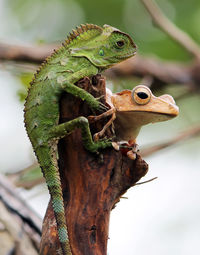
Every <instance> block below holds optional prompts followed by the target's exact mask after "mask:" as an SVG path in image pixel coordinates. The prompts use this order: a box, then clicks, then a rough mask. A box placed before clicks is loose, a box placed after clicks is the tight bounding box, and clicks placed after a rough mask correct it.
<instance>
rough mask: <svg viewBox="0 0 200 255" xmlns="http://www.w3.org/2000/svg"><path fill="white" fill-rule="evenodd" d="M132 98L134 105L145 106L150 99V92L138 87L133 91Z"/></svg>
mask: <svg viewBox="0 0 200 255" xmlns="http://www.w3.org/2000/svg"><path fill="white" fill-rule="evenodd" d="M132 98H133V100H134V101H135V102H136V104H141V105H142V104H147V103H148V102H149V101H150V99H151V91H150V89H149V88H147V87H146V86H143V85H139V86H137V87H135V88H134V89H133V91H132Z"/></svg>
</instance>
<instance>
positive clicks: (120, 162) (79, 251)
mask: <svg viewBox="0 0 200 255" xmlns="http://www.w3.org/2000/svg"><path fill="white" fill-rule="evenodd" d="M77 85H78V86H79V87H82V88H84V89H85V90H87V91H88V92H89V93H91V94H93V95H94V96H95V97H100V96H102V95H105V79H104V78H103V77H102V76H101V75H96V76H94V77H93V78H92V81H90V80H89V78H87V77H86V78H84V79H83V80H81V81H79V82H78V84H77ZM101 101H102V102H103V103H105V100H104V99H103V98H102V99H101ZM89 115H93V113H92V112H91V110H90V109H89V108H88V106H87V105H86V103H84V102H82V101H81V100H80V99H78V98H75V97H73V96H72V95H69V94H64V95H63V97H62V98H61V101H60V116H61V117H60V123H62V122H65V121H68V120H71V119H74V118H76V117H78V116H85V117H87V116H89ZM107 121H108V119H104V120H101V121H98V123H94V124H92V125H91V131H92V133H93V134H94V133H96V132H98V131H99V130H101V128H102V127H103V126H104V125H105V123H106V122H107ZM106 136H107V137H111V136H112V128H109V129H108V130H107V132H106ZM58 150H59V171H60V175H61V180H62V187H63V195H64V203H65V213H66V220H67V227H68V232H69V239H70V245H71V249H72V253H73V255H106V254H107V240H108V229H109V217H110V212H111V210H112V209H113V208H114V206H115V204H116V203H117V202H118V201H119V200H120V197H121V195H122V194H124V193H125V192H126V191H127V190H128V189H129V188H130V187H132V186H133V185H134V184H135V183H136V182H138V180H139V179H140V178H141V177H143V176H144V175H145V174H146V173H147V170H148V165H147V164H146V162H145V161H143V160H142V158H141V157H140V156H139V155H137V158H136V160H131V159H129V158H128V157H127V156H126V155H123V153H122V152H121V151H115V150H114V149H113V148H107V149H104V150H102V151H100V153H99V154H95V153H90V152H88V151H86V150H85V149H84V147H83V144H82V138H81V132H80V130H79V129H77V130H75V131H74V132H73V133H72V134H70V135H69V136H67V137H65V138H64V139H62V140H60V142H59V144H58ZM59 247H60V246H59V241H58V236H57V228H56V222H55V218H54V213H53V209H52V204H51V201H50V202H49V206H48V208H47V212H46V216H45V218H44V222H43V231H42V240H41V245H40V253H41V254H42V255H47V254H49V255H54V254H58V250H59Z"/></svg>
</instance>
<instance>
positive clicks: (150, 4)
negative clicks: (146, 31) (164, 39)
mask: <svg viewBox="0 0 200 255" xmlns="http://www.w3.org/2000/svg"><path fill="white" fill-rule="evenodd" d="M141 2H142V3H143V4H144V6H145V8H146V9H147V11H148V12H149V14H150V16H151V18H152V20H153V21H154V23H155V24H156V25H157V26H158V27H160V28H161V29H162V30H163V31H164V32H165V33H166V34H167V35H169V36H170V37H171V38H172V39H173V40H174V41H176V42H177V43H178V44H179V45H181V46H182V47H183V48H184V49H185V50H186V51H187V52H189V53H190V54H192V55H193V56H194V57H195V58H197V59H198V60H200V47H199V45H198V44H197V43H196V42H195V41H194V40H193V39H192V38H191V37H190V36H189V35H188V34H187V33H186V32H184V31H182V30H181V29H180V28H178V27H177V26H176V25H175V24H174V23H172V22H171V21H170V20H169V19H168V18H167V17H166V16H165V15H164V14H163V12H162V11H161V10H160V8H159V7H158V5H157V4H156V3H155V2H154V1H153V0H141Z"/></svg>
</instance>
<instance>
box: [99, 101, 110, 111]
mask: <svg viewBox="0 0 200 255" xmlns="http://www.w3.org/2000/svg"><path fill="white" fill-rule="evenodd" d="M98 110H99V111H102V112H105V111H108V110H109V107H108V106H106V105H105V104H103V103H101V102H99V108H98Z"/></svg>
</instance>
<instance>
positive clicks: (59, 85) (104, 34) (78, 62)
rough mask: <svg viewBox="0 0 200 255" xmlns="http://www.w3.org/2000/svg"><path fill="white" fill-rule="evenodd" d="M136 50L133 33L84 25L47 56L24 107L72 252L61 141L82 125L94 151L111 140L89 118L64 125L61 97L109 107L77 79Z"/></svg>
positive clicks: (62, 235) (63, 239) (65, 248)
mask: <svg viewBox="0 0 200 255" xmlns="http://www.w3.org/2000/svg"><path fill="white" fill-rule="evenodd" d="M135 52H136V45H135V44H134V42H133V40H132V39H131V37H130V36H129V35H127V34H125V33H123V32H121V31H119V30H118V29H116V28H113V27H111V26H108V25H104V26H103V28H101V27H99V26H97V25H93V24H86V25H81V26H80V27H77V28H76V30H73V32H72V33H71V34H70V35H69V37H68V38H67V40H66V41H65V43H64V44H63V46H62V47H61V48H59V49H58V50H57V51H55V52H54V53H53V54H52V55H51V56H50V57H49V58H47V60H46V61H45V62H44V63H43V64H42V66H41V68H40V69H39V70H38V71H37V73H36V74H35V77H34V79H33V81H32V83H31V87H30V89H29V92H28V96H27V99H26V103H25V110H24V111H25V126H26V130H27V133H28V136H29V138H30V140H31V143H32V146H33V149H34V151H35V154H36V156H37V159H38V162H39V164H40V166H41V169H42V171H43V174H44V177H45V179H46V183H47V186H48V189H49V193H50V195H51V199H52V204H53V210H54V214H55V218H56V222H57V230H58V236H59V240H60V245H61V249H62V253H63V255H69V254H72V252H71V247H70V243H69V240H68V231H67V225H66V219H65V212H64V204H63V196H62V187H61V181H60V176H59V171H58V164H57V143H58V140H59V139H60V138H62V137H64V136H66V135H68V134H69V133H70V132H72V131H73V130H74V129H75V128H81V130H82V139H83V144H84V147H85V148H86V149H87V150H88V151H90V152H96V151H98V150H99V149H103V148H106V147H108V146H111V142H110V141H108V140H101V141H93V140H92V136H91V133H90V129H89V124H88V120H87V119H86V118H85V117H78V118H76V119H73V120H71V121H68V122H66V123H62V124H59V99H60V96H61V94H62V93H63V92H64V91H65V92H68V93H71V94H72V95H74V96H76V97H79V98H81V99H82V100H85V101H86V102H87V104H88V105H89V107H90V108H91V109H93V110H105V109H106V108H105V106H104V105H102V104H101V103H100V102H99V100H97V99H95V98H94V97H93V96H92V95H91V94H89V93H87V92H86V91H85V90H83V89H81V88H79V87H77V86H75V85H74V84H75V83H76V82H77V81H78V80H80V79H81V78H83V77H85V76H88V77H90V76H92V75H96V74H97V73H99V72H101V71H102V70H104V69H107V68H109V67H110V66H112V65H113V64H116V63H119V62H121V61H123V60H125V59H127V58H129V57H132V56H133V55H134V54H135Z"/></svg>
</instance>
